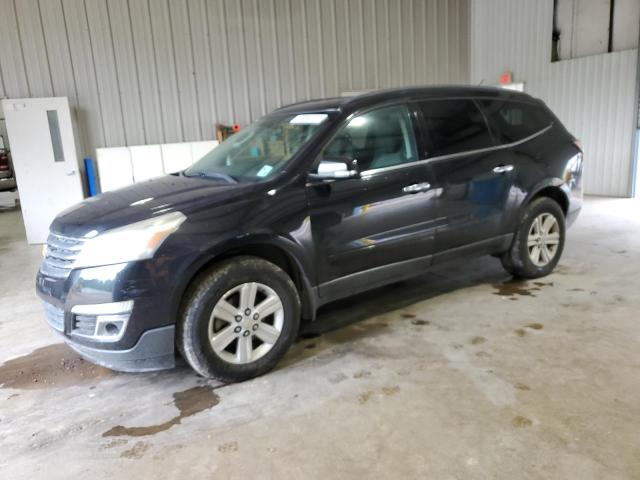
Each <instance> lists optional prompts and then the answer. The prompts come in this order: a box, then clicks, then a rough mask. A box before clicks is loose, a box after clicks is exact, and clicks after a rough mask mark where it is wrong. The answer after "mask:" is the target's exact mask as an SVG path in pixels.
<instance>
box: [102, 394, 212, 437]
mask: <svg viewBox="0 0 640 480" xmlns="http://www.w3.org/2000/svg"><path fill="white" fill-rule="evenodd" d="M219 401H220V397H218V395H216V393H215V392H214V391H213V388H212V387H209V386H199V387H193V388H189V389H188V390H184V391H182V392H176V393H174V394H173V404H174V405H175V406H176V408H177V409H178V410H179V411H180V414H179V415H176V416H175V417H173V418H172V419H170V420H167V421H166V422H163V423H160V424H158V425H149V426H147V427H124V426H122V425H117V426H115V427H113V428H111V429H109V430H107V431H106V432H104V433H103V434H102V436H103V437H120V436H129V437H144V436H147V435H155V434H156V433H159V432H164V431H165V430H169V429H170V428H171V427H173V426H174V425H179V424H180V423H182V420H183V419H185V418H187V417H191V416H193V415H195V414H197V413H200V412H203V411H205V410H208V409H210V408H211V407H213V406H215V405H217V404H218V402H219Z"/></svg>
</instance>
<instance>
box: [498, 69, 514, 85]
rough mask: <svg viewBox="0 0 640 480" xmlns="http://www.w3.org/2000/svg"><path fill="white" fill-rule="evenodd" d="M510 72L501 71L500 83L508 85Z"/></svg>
mask: <svg viewBox="0 0 640 480" xmlns="http://www.w3.org/2000/svg"><path fill="white" fill-rule="evenodd" d="M511 80H512V79H511V72H502V74H501V75H500V85H509V84H510V83H513V82H512V81H511Z"/></svg>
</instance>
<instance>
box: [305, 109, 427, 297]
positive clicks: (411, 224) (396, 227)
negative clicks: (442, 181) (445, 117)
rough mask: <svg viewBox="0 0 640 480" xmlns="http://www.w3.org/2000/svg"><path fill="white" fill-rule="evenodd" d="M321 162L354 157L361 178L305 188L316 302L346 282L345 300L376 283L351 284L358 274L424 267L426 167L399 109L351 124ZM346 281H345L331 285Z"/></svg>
mask: <svg viewBox="0 0 640 480" xmlns="http://www.w3.org/2000/svg"><path fill="white" fill-rule="evenodd" d="M322 158H326V159H331V158H355V159H356V160H357V161H358V166H359V168H360V170H361V172H362V174H361V178H351V179H340V180H333V181H328V182H327V181H325V182H319V183H313V182H310V183H309V184H308V186H307V197H308V202H309V212H310V217H311V230H312V235H313V242H314V247H315V250H316V264H317V271H318V283H320V284H321V287H320V294H321V296H327V295H328V296H332V297H333V296H340V295H339V294H336V292H334V291H332V290H335V288H343V287H344V286H346V285H347V283H348V288H349V289H350V293H353V291H355V290H363V289H365V288H368V287H370V286H372V283H371V282H373V283H380V282H379V281H378V280H379V279H378V280H375V279H372V277H369V279H365V278H364V277H363V276H360V277H357V275H358V274H361V273H362V272H364V271H370V270H372V269H376V268H378V267H384V266H387V265H390V264H398V263H399V262H404V261H411V260H414V259H416V258H422V259H423V260H424V262H426V263H428V262H429V261H430V259H429V255H430V254H431V253H432V252H433V243H434V236H435V228H434V225H435V224H434V221H435V220H436V217H437V214H436V208H435V201H434V194H433V192H431V191H430V184H429V182H430V175H429V170H428V167H427V166H425V165H424V164H422V163H417V162H418V160H419V155H418V153H417V147H416V140H415V136H414V124H413V122H412V119H411V114H410V113H409V110H408V108H407V107H406V106H405V105H399V106H390V107H383V108H379V109H376V110H372V111H370V112H367V113H364V114H362V115H358V116H356V117H355V118H353V119H351V121H350V123H349V124H348V125H346V126H345V127H343V129H342V130H341V131H340V132H338V134H337V135H336V136H335V137H334V138H333V140H331V141H330V143H329V144H328V146H327V147H326V148H325V150H324V152H323V153H322V154H321V159H322ZM405 270H406V269H405ZM354 275H356V276H354ZM350 276H351V279H352V280H353V282H347V283H344V282H343V283H336V281H338V280H339V279H347V278H348V277H350ZM382 283H385V282H382ZM332 284H333V287H335V288H332ZM338 293H339V292H338ZM346 294H348V293H346Z"/></svg>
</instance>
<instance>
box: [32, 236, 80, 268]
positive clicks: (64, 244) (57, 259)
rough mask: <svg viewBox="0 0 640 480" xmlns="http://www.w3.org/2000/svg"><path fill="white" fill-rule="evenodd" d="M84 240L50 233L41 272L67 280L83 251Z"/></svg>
mask: <svg viewBox="0 0 640 480" xmlns="http://www.w3.org/2000/svg"><path fill="white" fill-rule="evenodd" d="M83 244H84V240H81V239H79V238H71V237H63V236H62V235H57V234H55V233H50V234H49V238H47V250H46V253H45V257H44V260H43V261H42V266H41V267H40V271H41V272H42V274H43V275H47V276H49V277H54V278H67V277H68V276H69V273H70V272H71V269H72V268H73V264H74V262H75V260H76V258H77V257H78V254H79V253H80V250H81V249H82V245H83Z"/></svg>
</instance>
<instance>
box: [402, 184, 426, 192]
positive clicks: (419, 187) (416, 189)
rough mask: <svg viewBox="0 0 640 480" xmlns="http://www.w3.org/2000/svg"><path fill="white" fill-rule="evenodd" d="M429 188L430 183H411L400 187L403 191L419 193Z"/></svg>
mask: <svg viewBox="0 0 640 480" xmlns="http://www.w3.org/2000/svg"><path fill="white" fill-rule="evenodd" d="M430 188H431V184H430V183H426V182H425V183H414V184H413V185H407V186H406V187H404V188H403V189H402V191H403V192H404V193H420V192H426V191H427V190H429V189H430Z"/></svg>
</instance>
